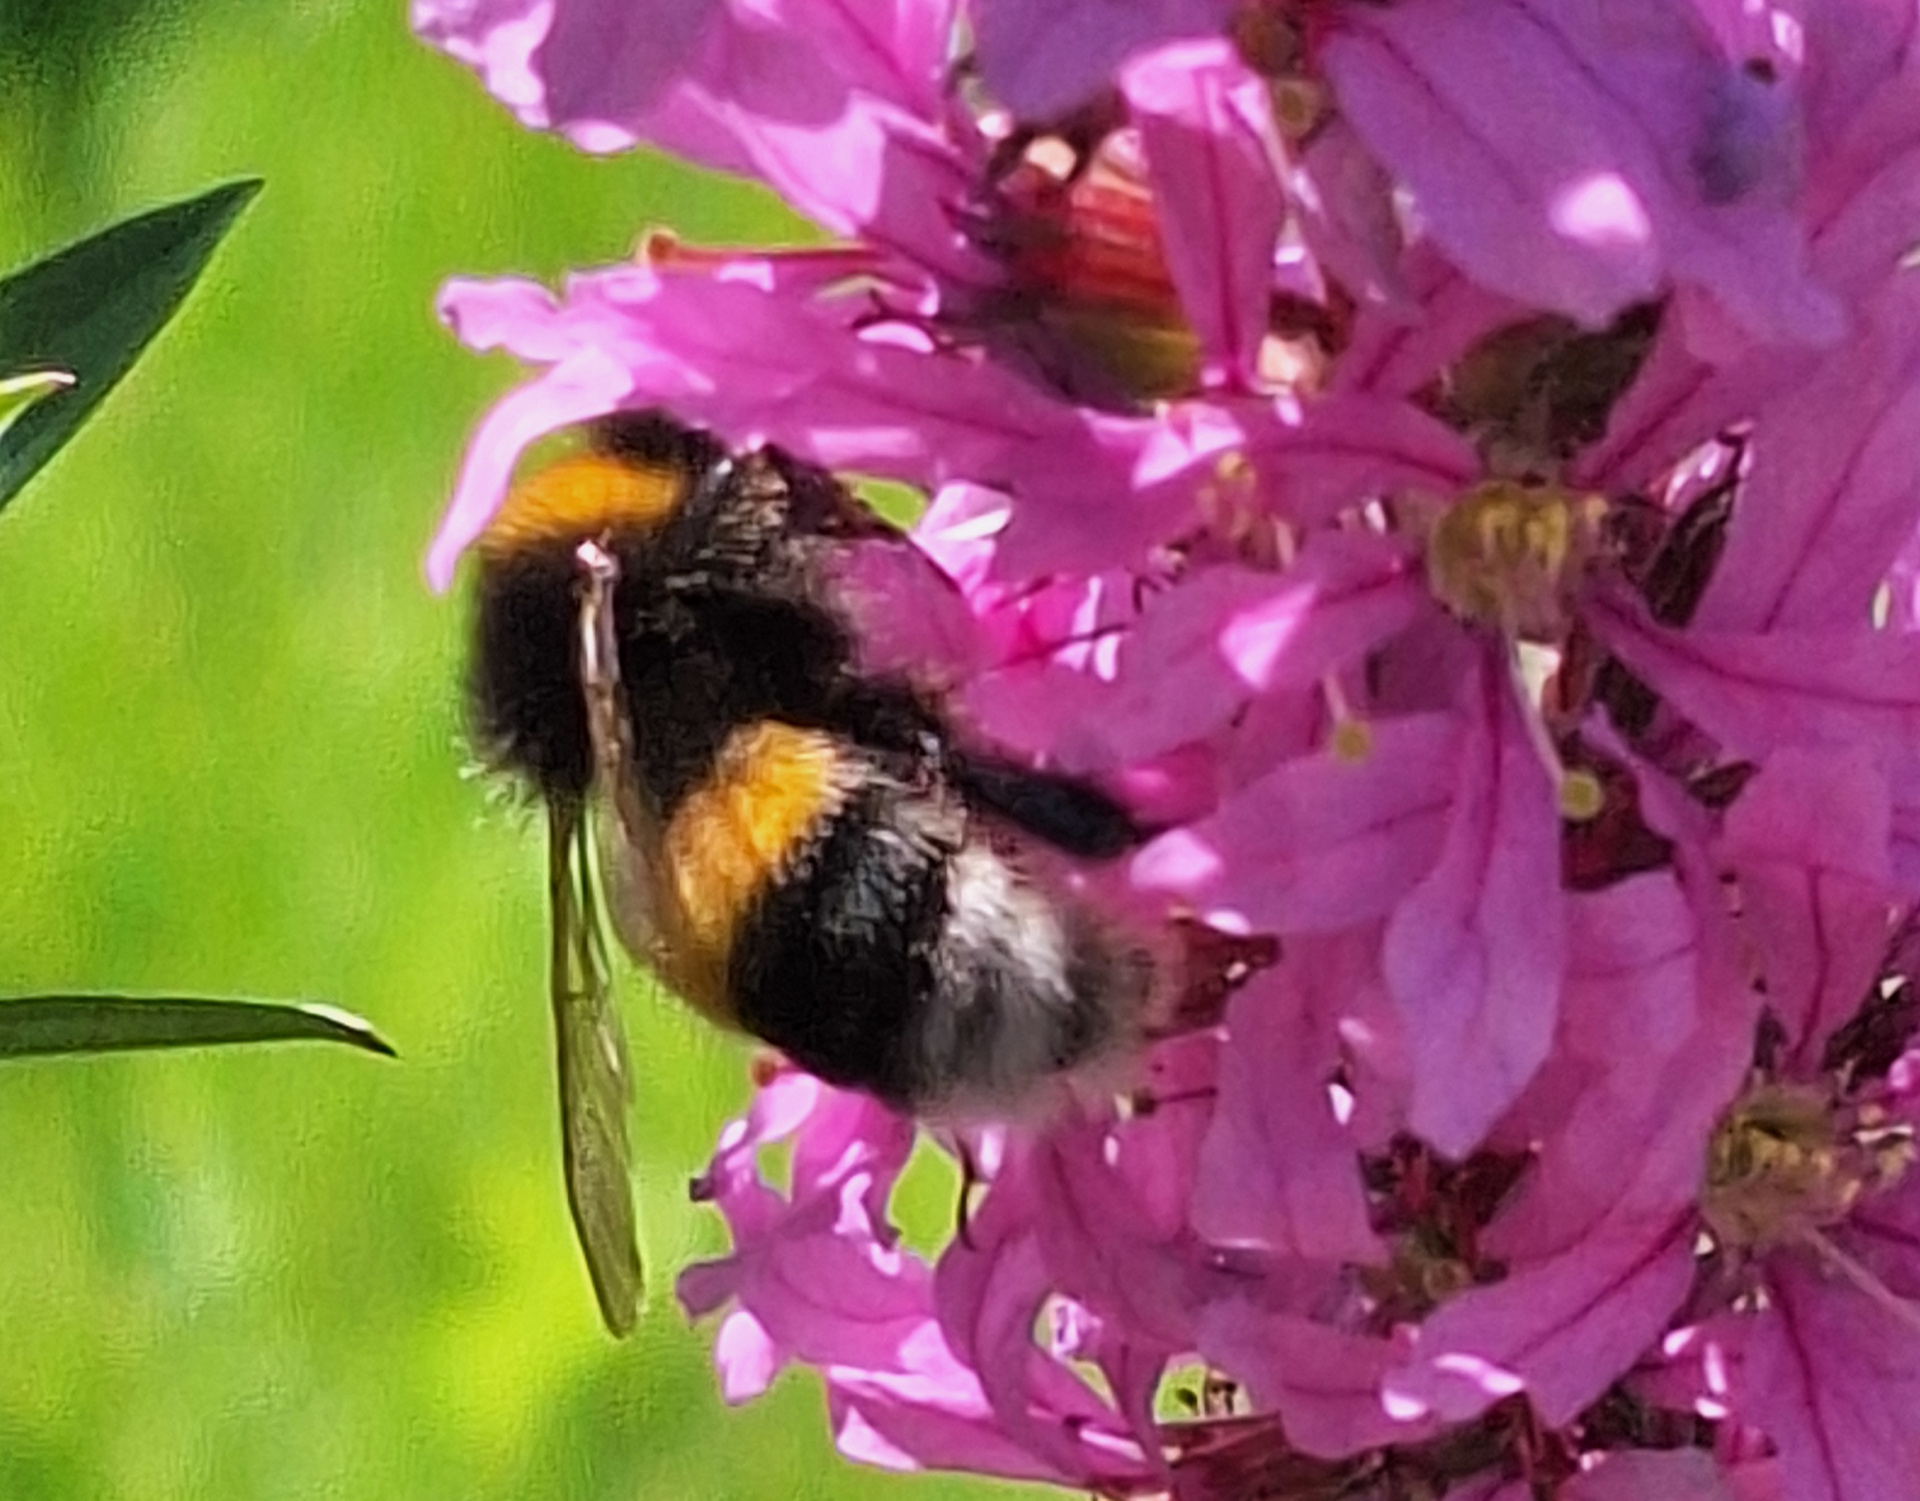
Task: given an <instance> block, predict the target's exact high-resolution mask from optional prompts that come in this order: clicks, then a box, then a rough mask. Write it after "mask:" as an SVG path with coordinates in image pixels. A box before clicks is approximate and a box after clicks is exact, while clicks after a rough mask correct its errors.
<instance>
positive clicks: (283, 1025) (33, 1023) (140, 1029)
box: [0, 995, 393, 1059]
mask: <svg viewBox="0 0 1920 1501" xmlns="http://www.w3.org/2000/svg"><path fill="white" fill-rule="evenodd" d="M302 1041H304V1042H344V1043H346V1044H348V1045H349V1046H352V1047H356V1048H365V1049H366V1050H367V1051H368V1052H370V1053H384V1054H386V1055H387V1056H388V1057H389V1058H391V1057H392V1056H393V1049H392V1048H391V1047H389V1046H388V1045H387V1043H386V1042H385V1041H383V1040H382V1039H381V1037H380V1036H379V1034H378V1033H376V1032H375V1031H374V1030H373V1028H372V1027H370V1026H368V1025H367V1023H365V1022H363V1021H362V1020H361V1019H360V1018H359V1017H357V1016H352V1015H349V1014H348V1013H347V1012H345V1011H338V1010H335V1009H334V1008H333V1007H331V1006H318V1005H311V1004H305V1003H289V1002H280V1001H217V1000H202V999H199V998H197V997H189V996H128V995H40V996H28V997H24V998H22V999H20V1000H16V1001H0V1059H4V1058H32V1057H36V1056H39V1055H42V1054H46V1053H111V1052H119V1051H122V1050H124V1049H127V1048H197V1047H208V1046H212V1045H214V1044H217V1043H231V1042H302Z"/></svg>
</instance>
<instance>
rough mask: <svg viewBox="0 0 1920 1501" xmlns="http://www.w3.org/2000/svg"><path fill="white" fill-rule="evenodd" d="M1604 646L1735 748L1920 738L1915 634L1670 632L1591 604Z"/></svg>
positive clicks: (1889, 750) (1919, 647)
mask: <svg viewBox="0 0 1920 1501" xmlns="http://www.w3.org/2000/svg"><path fill="white" fill-rule="evenodd" d="M1589 619H1590V621H1591V623H1592V624H1593V626H1594V627H1595V631H1596V634H1598V635H1599V637H1600V639H1601V640H1602V641H1603V642H1604V643H1605V644H1606V646H1607V649H1608V650H1609V651H1612V652H1614V653H1615V654H1616V655H1618V656H1619V658H1620V659H1621V660H1622V661H1623V662H1625V663H1626V664H1627V666H1628V667H1630V668H1632V669H1633V671H1634V672H1635V673H1637V674H1638V675H1639V676H1640V677H1641V678H1643V679H1644V680H1645V681H1646V682H1647V683H1648V684H1649V685H1650V686H1651V687H1652V688H1653V689H1654V690H1655V691H1656V692H1658V693H1659V694H1660V695H1661V696H1662V697H1664V698H1666V699H1668V700H1669V701H1670V702H1671V703H1672V704H1673V706H1674V707H1675V708H1676V709H1678V710H1679V711H1680V712H1681V713H1682V714H1684V715H1685V716H1686V717H1687V718H1688V719H1690V720H1691V721H1692V722H1693V723H1694V724H1695V725H1697V726H1699V727H1700V728H1701V729H1703V730H1705V731H1706V732H1707V733H1708V734H1710V735H1712V736H1713V737H1714V738H1715V739H1717V740H1719V741H1720V742H1721V743H1722V744H1723V745H1724V746H1726V747H1727V748H1728V749H1729V750H1730V751H1732V752H1733V753H1734V754H1736V755H1740V756H1747V757H1752V758H1756V759H1758V758H1760V757H1763V756H1766V755H1769V754H1771V753H1772V752H1774V751H1776V750H1780V749H1782V748H1784V747H1790V746H1808V745H1829V746H1837V747H1849V746H1856V747H1860V748H1863V749H1866V750H1869V751H1874V752H1877V753H1878V754H1880V755H1882V756H1884V757H1890V758H1893V759H1894V760H1895V761H1896V762H1897V761H1898V759H1899V757H1900V756H1901V755H1902V754H1903V753H1904V752H1905V751H1906V750H1908V749H1909V748H1911V747H1912V746H1913V745H1915V744H1920V640H1916V639H1913V638H1909V637H1905V636H1895V635H1891V634H1888V633H1885V632H1880V631H1874V630H1871V629H1867V628H1864V627H1863V628H1862V629H1859V630H1854V631H1819V632H1814V631H1774V632H1770V633H1767V634H1765V635H1745V634H1735V633H1722V632H1707V631H1669V630H1666V629H1663V628H1662V627H1659V626H1656V625H1653V624H1652V623H1650V622H1649V621H1647V620H1646V619H1645V617H1644V615H1642V614H1641V613H1640V612H1639V611H1638V610H1637V609H1636V608H1622V607H1620V606H1619V605H1616V604H1613V603H1611V602H1599V601H1596V602H1595V604H1594V606H1593V608H1592V609H1591V611H1590V612H1589Z"/></svg>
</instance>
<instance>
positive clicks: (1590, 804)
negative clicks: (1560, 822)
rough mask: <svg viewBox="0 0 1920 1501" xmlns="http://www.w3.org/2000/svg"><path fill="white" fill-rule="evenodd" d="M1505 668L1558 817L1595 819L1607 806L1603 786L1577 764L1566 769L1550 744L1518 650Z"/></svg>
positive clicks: (1511, 653) (1582, 820) (1580, 820)
mask: <svg viewBox="0 0 1920 1501" xmlns="http://www.w3.org/2000/svg"><path fill="white" fill-rule="evenodd" d="M1507 671H1508V673H1509V674H1510V675H1511V677H1512V679H1513V691H1514V697H1515V700H1516V701H1517V702H1518V703H1519V705H1520V718H1521V721H1522V722H1523V723H1524V724H1525V725H1526V727H1527V739H1528V741H1529V742H1530V743H1531V744H1532V746H1533V752H1534V754H1535V755H1536V756H1538V757H1539V758H1540V764H1541V765H1542V766H1544V767H1545V768H1546V769H1547V775H1548V777H1550V778H1551V779H1552V781H1553V795H1554V799H1555V801H1556V802H1557V803H1558V804H1559V807H1560V816H1561V817H1562V818H1564V819H1567V820H1568V821H1569V822H1572V823H1585V822H1587V821H1588V820H1589V819H1593V818H1598V817H1599V816H1600V814H1601V813H1602V812H1603V811H1605V809H1606V806H1607V791H1606V788H1605V786H1604V785H1602V783H1601V781H1600V778H1599V777H1597V776H1595V775H1594V774H1593V772H1591V771H1589V770H1587V769H1586V768H1585V767H1581V766H1576V767H1572V768H1569V767H1568V766H1567V764H1566V763H1565V762H1564V761H1562V760H1561V759H1560V749H1559V747H1558V746H1556V745H1555V744H1554V743H1553V732H1552V731H1551V730H1550V729H1548V728H1547V720H1546V716H1545V715H1544V714H1542V713H1541V712H1540V702H1539V699H1538V698H1536V697H1535V690H1534V687H1533V685H1532V684H1530V683H1529V682H1528V680H1527V672H1526V665H1525V663H1524V662H1523V661H1522V660H1521V656H1520V653H1519V651H1518V650H1514V649H1510V650H1509V651H1508V652H1507Z"/></svg>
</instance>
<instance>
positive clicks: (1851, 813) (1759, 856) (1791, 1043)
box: [1721, 751, 1892, 1074]
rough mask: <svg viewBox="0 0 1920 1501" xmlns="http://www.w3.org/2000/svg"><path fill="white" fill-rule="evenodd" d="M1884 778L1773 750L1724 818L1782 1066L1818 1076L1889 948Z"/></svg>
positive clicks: (1852, 758) (1847, 758)
mask: <svg viewBox="0 0 1920 1501" xmlns="http://www.w3.org/2000/svg"><path fill="white" fill-rule="evenodd" d="M1890 824H1891V809H1890V807H1889V805H1888V800H1887V783H1886V778H1885V776H1884V775H1882V773H1881V772H1880V770H1879V768H1878V767H1877V766H1875V765H1874V764H1873V763H1872V762H1871V761H1870V760H1868V759H1867V758H1865V757H1863V756H1861V755H1859V754H1857V753H1854V754H1848V753H1844V752H1840V753H1831V754H1817V753H1813V752H1807V751H1780V752H1777V753H1776V754H1775V755H1773V756H1772V757H1771V758H1769V760H1768V761H1767V763H1766V765H1765V766H1764V767H1763V768H1762V769H1761V771H1760V773H1759V775H1758V776H1756V777H1755V778H1754V779H1753V780H1752V781H1751V782H1749V783H1748V784H1747V786H1746V787H1745V788H1744V789H1742V791H1741V794H1740V797H1739V799H1738V800H1737V801H1736V802H1735V803H1734V805H1733V807H1732V808H1731V809H1730V810H1729V811H1728V813H1727V819H1726V837H1725V840H1724V841H1723V844H1722V847H1721V848H1722V856H1723V858H1724V859H1725V860H1726V861H1727V862H1728V863H1729V864H1731V865H1732V866H1733V868H1734V869H1735V870H1736V871H1737V872H1738V874H1739V876H1740V893H1741V911H1742V916H1743V918H1744V919H1745V922H1746V926H1747V928H1748V931H1749V932H1750V934H1751V935H1752V938H1753V941H1754V943H1755V944H1756V946H1757V947H1758V949H1759V954H1760V962H1761V969H1762V973H1763V974H1764V975H1765V977H1766V986H1767V1008H1768V1010H1769V1011H1771V1012H1772V1013H1773V1015H1774V1016H1775V1017H1776V1018H1777V1019H1778V1020H1779V1022H1780V1023H1781V1025H1782V1026H1783V1027H1784V1028H1785V1031H1786V1057H1785V1060H1783V1066H1786V1067H1793V1068H1798V1069H1802V1070H1804V1071H1805V1072H1806V1073H1808V1074H1812V1073H1814V1072H1816V1071H1817V1070H1818V1068H1819V1063H1820V1057H1821V1052H1822V1050H1823V1048H1824V1047H1825V1045H1826V1041H1827V1038H1828V1036H1829V1034H1831V1033H1832V1031H1833V1030H1834V1028H1836V1027H1838V1026H1840V1025H1841V1024H1842V1023H1844V1022H1846V1021H1847V1020H1849V1019H1850V1018H1851V1017H1852V1016H1853V1015H1854V1014H1855V1013H1856V1012H1857V1011H1858V1010H1859V1009H1860V1006H1861V1003H1862V1001H1863V999H1864V998H1865V997H1866V996H1867V994H1868V992H1869V989H1870V987H1871V985H1872V983H1873V980H1874V978H1875V976H1877V975H1878V974H1879V973H1880V969H1881V966H1882V964H1883V963H1884V961H1885V959H1886V953H1887V943H1888V940H1889V938H1890V937H1891V932H1890V918H1891V914H1892V900H1891V893H1890V891H1889V889H1888V888H1889V887H1890V885H1891V883H1892V870H1891V866H1890V863H1889V855H1888V847H1889V841H1890V838H1891V826H1890Z"/></svg>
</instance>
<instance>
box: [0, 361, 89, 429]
mask: <svg viewBox="0 0 1920 1501" xmlns="http://www.w3.org/2000/svg"><path fill="white" fill-rule="evenodd" d="M72 384H73V377H72V376H71V375H69V374H67V372H66V371H64V370H35V371H33V372H31V373H30V374H26V375H13V376H8V377H7V378H6V379H4V380H0V436H5V434H6V431H7V429H8V428H10V427H12V426H13V424H14V421H15V420H16V419H17V418H18V417H19V416H20V414H21V413H22V412H24V411H25V410H26V409H27V408H28V407H30V406H32V405H33V404H34V403H35V402H36V401H38V400H39V399H40V398H41V397H42V396H51V395H52V394H53V393H54V392H55V391H64V390H66V388H67V387H68V386H70V385H72Z"/></svg>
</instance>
